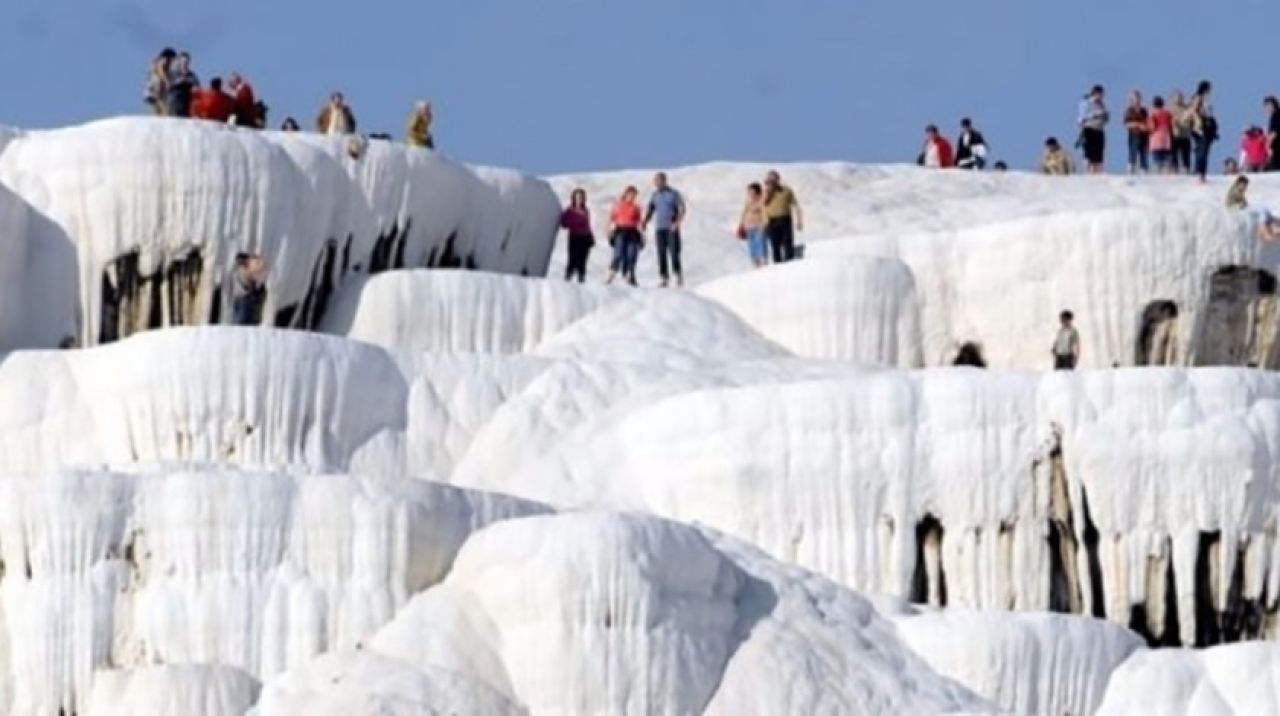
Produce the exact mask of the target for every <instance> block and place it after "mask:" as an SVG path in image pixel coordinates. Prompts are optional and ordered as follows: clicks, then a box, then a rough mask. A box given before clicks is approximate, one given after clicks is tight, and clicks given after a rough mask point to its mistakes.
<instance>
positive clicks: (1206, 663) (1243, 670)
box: [1097, 642, 1280, 716]
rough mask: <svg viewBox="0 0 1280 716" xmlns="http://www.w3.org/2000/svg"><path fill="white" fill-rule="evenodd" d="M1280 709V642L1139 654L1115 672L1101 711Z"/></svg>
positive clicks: (1200, 713)
mask: <svg viewBox="0 0 1280 716" xmlns="http://www.w3.org/2000/svg"><path fill="white" fill-rule="evenodd" d="M1277 711H1280V646H1277V645H1276V644H1271V643H1257V642H1255V643H1250V644H1234V645H1231V646H1222V647H1216V648H1213V649H1208V650H1205V651H1189V650H1176V649H1168V650H1160V651H1144V652H1139V653H1138V654H1135V655H1134V656H1133V657H1131V658H1130V659H1129V660H1128V661H1126V662H1125V663H1124V664H1121V665H1120V668H1119V669H1117V670H1116V672H1115V674H1113V675H1112V677H1111V685H1110V687H1108V689H1107V694H1106V698H1105V699H1104V700H1103V702H1102V704H1101V707H1100V708H1099V709H1098V711H1097V714H1098V716H1120V715H1121V714H1123V715H1125V716H1129V715H1130V714H1139V715H1141V714H1152V715H1153V716H1154V715H1155V714H1160V715H1161V716H1245V714H1265V713H1276V712H1277Z"/></svg>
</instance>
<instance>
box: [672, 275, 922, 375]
mask: <svg viewBox="0 0 1280 716" xmlns="http://www.w3.org/2000/svg"><path fill="white" fill-rule="evenodd" d="M697 293H698V294H699V295H701V296H703V297H704V298H709V299H711V300H712V301H715V302H716V303H718V304H720V305H722V306H724V307H725V308H728V309H729V310H730V311H732V312H734V313H736V314H737V315H739V316H740V317H742V319H743V320H745V321H746V322H747V323H748V324H750V325H751V326H752V327H753V328H755V329H756V330H758V331H760V333H761V334H763V335H765V336H767V337H769V338H770V339H772V340H774V341H776V342H778V343H779V344H781V345H782V346H784V347H786V348H787V349H788V350H789V351H791V352H792V353H794V354H796V355H798V356H802V357H805V358H823V359H830V360H844V361H850V362H853V363H865V364H868V365H884V366H897V367H903V368H913V367H919V366H921V365H923V356H922V354H921V350H920V347H921V345H922V343H921V335H920V306H919V302H918V300H917V298H916V286H915V278H914V276H913V275H912V273H911V270H910V269H908V268H907V266H906V264H903V263H902V262H900V261H896V260H893V259H883V258H872V257H857V256H854V257H849V258H848V259H845V260H832V261H798V262H794V263H790V264H786V265H783V266H777V267H774V268H771V269H769V270H767V271H751V272H748V273H742V274H738V275H734V276H729V277H726V278H722V279H718V280H715V281H711V282H709V283H706V284H704V285H702V286H700V287H698V289H697Z"/></svg>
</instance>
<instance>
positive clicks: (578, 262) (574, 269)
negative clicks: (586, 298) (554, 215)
mask: <svg viewBox="0 0 1280 716" xmlns="http://www.w3.org/2000/svg"><path fill="white" fill-rule="evenodd" d="M560 228H562V229H564V230H565V231H567V232H569V263H568V266H567V267H566V268H565V270H564V280H566V281H572V280H573V277H574V276H577V277H578V283H582V282H583V281H585V280H586V278H587V257H588V256H590V255H591V247H592V246H595V244H596V240H595V237H594V236H592V234H591V211H590V210H589V209H588V208H587V192H586V191H585V190H583V189H574V190H573V193H572V194H570V195H569V206H567V207H565V210H564V211H563V212H562V213H561V214H560Z"/></svg>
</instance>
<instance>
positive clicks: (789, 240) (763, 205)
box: [738, 171, 804, 268]
mask: <svg viewBox="0 0 1280 716" xmlns="http://www.w3.org/2000/svg"><path fill="white" fill-rule="evenodd" d="M797 231H804V214H803V213H801V211H800V201H799V200H798V199H796V194H795V192H794V191H792V190H791V187H789V186H786V185H784V184H783V183H782V178H781V177H780V176H778V173H777V172H775V171H771V172H769V173H768V174H767V175H766V176H765V180H764V186H763V187H762V186H760V184H758V183H755V182H752V183H751V184H749V185H748V186H747V204H746V206H744V207H743V208H742V219H741V220H740V221H739V223H738V238H739V239H742V240H744V241H746V242H747V254H748V255H750V257H751V263H753V264H755V267H756V268H763V267H764V266H766V265H768V263H769V252H770V250H772V252H773V263H775V264H780V263H786V262H787V261H792V260H794V259H796V258H797V255H798V252H797V251H796V232H797Z"/></svg>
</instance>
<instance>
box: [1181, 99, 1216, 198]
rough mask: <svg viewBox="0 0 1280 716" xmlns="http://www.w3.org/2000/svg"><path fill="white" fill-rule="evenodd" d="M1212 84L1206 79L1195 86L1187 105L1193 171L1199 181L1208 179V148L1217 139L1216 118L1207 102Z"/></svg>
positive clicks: (1202, 181)
mask: <svg viewBox="0 0 1280 716" xmlns="http://www.w3.org/2000/svg"><path fill="white" fill-rule="evenodd" d="M1212 91H1213V85H1211V84H1210V83H1209V81H1208V80H1204V81H1202V82H1201V83H1200V84H1199V86H1197V87H1196V93H1195V95H1194V96H1192V98H1191V104H1190V105H1188V107H1187V120H1186V121H1187V124H1188V128H1189V129H1190V130H1191V145H1192V149H1193V153H1194V155H1195V162H1194V163H1195V167H1194V171H1195V173H1196V175H1197V176H1199V177H1200V183H1202V184H1203V183H1204V182H1206V181H1208V179H1207V177H1208V175H1209V149H1210V148H1211V147H1212V146H1213V143H1214V142H1216V141H1218V120H1217V119H1216V118H1215V117H1214V116H1213V106H1212V105H1211V104H1209V93H1210V92H1212Z"/></svg>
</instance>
